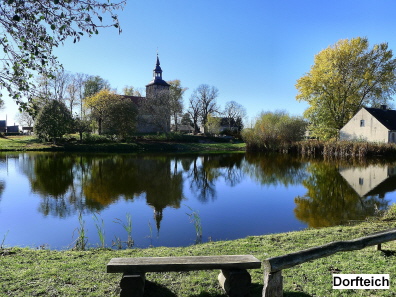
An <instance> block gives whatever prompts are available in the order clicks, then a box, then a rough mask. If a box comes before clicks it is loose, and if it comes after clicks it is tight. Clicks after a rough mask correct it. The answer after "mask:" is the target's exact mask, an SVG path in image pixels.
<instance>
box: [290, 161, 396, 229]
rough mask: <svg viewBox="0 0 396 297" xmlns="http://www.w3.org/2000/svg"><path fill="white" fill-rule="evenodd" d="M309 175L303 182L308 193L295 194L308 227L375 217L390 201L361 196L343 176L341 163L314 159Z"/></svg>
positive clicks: (299, 212)
mask: <svg viewBox="0 0 396 297" xmlns="http://www.w3.org/2000/svg"><path fill="white" fill-rule="evenodd" d="M307 171H308V172H309V173H310V176H309V177H308V178H306V179H305V180H304V181H303V185H304V187H306V188H307V193H306V194H305V195H304V196H303V197H296V198H295V200H294V201H295V203H296V208H295V210H294V213H295V215H296V217H297V218H298V219H299V220H301V221H304V222H306V223H307V224H308V226H309V227H314V228H318V227H327V226H334V225H339V224H344V223H346V222H348V220H362V219H365V218H366V217H368V216H373V215H374V214H375V212H376V209H385V208H386V207H387V206H388V204H389V202H388V201H386V200H384V199H383V198H380V197H379V196H365V197H360V196H359V195H358V194H357V193H356V192H355V190H354V189H353V188H352V187H351V186H350V185H349V184H348V182H347V181H346V180H345V179H344V178H343V177H342V176H341V174H340V172H339V166H338V165H334V163H333V164H331V163H329V162H323V161H318V162H311V164H310V165H309V166H308V168H307Z"/></svg>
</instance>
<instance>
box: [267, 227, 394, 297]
mask: <svg viewBox="0 0 396 297" xmlns="http://www.w3.org/2000/svg"><path fill="white" fill-rule="evenodd" d="M392 240H396V229H391V230H387V231H383V232H378V233H374V234H370V235H368V236H366V237H361V238H357V239H353V240H347V241H335V242H331V243H328V244H325V245H322V246H318V247H313V248H310V249H306V250H302V251H299V252H295V253H291V254H287V255H284V256H278V257H273V258H268V259H266V260H264V262H263V264H264V287H263V296H262V297H283V277H282V270H283V269H286V268H290V267H293V266H295V265H299V264H302V263H305V262H307V261H311V260H315V259H319V258H323V257H327V256H330V255H333V254H335V253H338V252H345V251H354V250H360V249H363V248H365V247H368V246H373V245H377V250H381V243H384V242H388V241H392Z"/></svg>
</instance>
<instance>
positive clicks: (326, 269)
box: [0, 221, 396, 297]
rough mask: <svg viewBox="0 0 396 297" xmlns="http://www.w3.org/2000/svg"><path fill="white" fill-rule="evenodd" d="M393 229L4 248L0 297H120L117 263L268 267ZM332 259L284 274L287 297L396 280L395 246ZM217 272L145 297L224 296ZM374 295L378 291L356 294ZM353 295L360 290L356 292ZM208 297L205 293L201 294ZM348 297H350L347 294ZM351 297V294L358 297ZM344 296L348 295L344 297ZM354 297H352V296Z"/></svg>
mask: <svg viewBox="0 0 396 297" xmlns="http://www.w3.org/2000/svg"><path fill="white" fill-rule="evenodd" d="M395 227H396V222H395V221H374V222H367V221H366V222H362V223H360V224H358V225H355V226H334V227H326V228H321V229H306V230H301V231H293V232H287V233H278V234H268V235H262V236H249V237H246V238H242V239H237V240H231V241H218V242H207V243H203V244H198V245H192V246H188V247H178V248H169V247H155V248H146V249H139V248H136V249H127V250H112V249H111V250H110V249H106V248H105V249H99V248H95V249H88V250H85V251H71V250H62V251H55V250H37V249H32V248H19V247H12V248H3V249H0V262H1V266H2V269H3V273H2V275H1V276H0V281H1V283H2V286H0V295H1V294H4V295H6V296H26V294H27V295H31V296H35V295H40V294H44V295H47V294H48V295H47V296H82V295H84V296H119V281H120V279H121V275H120V274H107V273H106V272H105V271H106V264H107V263H108V261H109V260H110V259H111V258H113V257H165V256H189V255H203V256H205V255H226V254H228V255H237V254H252V255H253V256H255V257H256V258H258V259H259V260H261V261H263V260H265V259H267V258H270V257H275V256H280V255H285V254H288V253H291V252H296V251H299V250H303V249H307V248H310V247H315V246H319V245H323V244H326V243H329V242H332V241H338V240H350V239H352V238H353V239H354V238H359V237H362V236H366V235H368V234H371V233H375V232H378V231H383V230H387V229H391V228H395ZM382 248H383V251H375V249H374V247H368V248H365V249H362V250H357V251H352V252H340V253H337V254H335V255H333V256H329V257H326V258H321V259H318V260H315V261H310V262H306V263H304V264H301V265H298V266H295V267H292V268H289V269H285V270H283V275H284V294H285V296H313V295H315V296H340V294H341V295H342V294H343V293H345V292H346V291H339V290H333V289H332V274H333V273H346V274H347V273H362V274H363V273H378V274H381V273H387V274H390V277H391V279H392V278H394V277H395V275H396V256H395V250H396V242H395V241H393V242H388V243H385V244H383V247H382ZM250 272H251V276H252V287H251V296H252V297H258V296H261V291H262V285H263V267H262V268H261V269H253V270H251V271H250ZM217 274H218V271H201V272H198V271H194V272H187V273H171V272H169V273H148V274H147V279H148V280H149V281H150V282H149V286H148V287H147V295H145V296H165V297H166V296H169V297H170V296H225V295H223V292H222V290H221V289H220V287H219V286H218V283H217ZM394 290H395V289H393V288H392V287H391V289H390V290H378V291H376V292H375V295H376V296H389V294H391V292H392V291H393V292H394ZM360 292H361V295H359V296H372V294H373V291H371V290H364V291H359V293H360ZM355 293H356V292H355ZM202 294H203V295H202ZM347 295H348V294H347ZM353 295H354V294H353V292H351V295H350V296H353ZM343 296H346V295H343ZM348 296H349V295H348Z"/></svg>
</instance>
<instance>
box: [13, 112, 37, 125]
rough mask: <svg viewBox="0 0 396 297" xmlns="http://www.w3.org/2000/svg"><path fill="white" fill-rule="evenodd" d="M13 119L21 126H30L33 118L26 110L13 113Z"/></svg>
mask: <svg viewBox="0 0 396 297" xmlns="http://www.w3.org/2000/svg"><path fill="white" fill-rule="evenodd" d="M15 119H16V120H17V122H18V123H19V124H21V125H22V126H27V127H32V126H33V123H34V120H33V117H32V116H31V115H30V114H29V113H28V112H27V111H21V112H19V113H17V114H16V115H15Z"/></svg>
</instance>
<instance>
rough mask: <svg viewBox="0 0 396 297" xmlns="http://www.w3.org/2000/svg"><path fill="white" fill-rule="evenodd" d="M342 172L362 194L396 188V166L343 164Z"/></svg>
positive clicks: (379, 192) (383, 191)
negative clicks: (353, 165) (347, 165)
mask: <svg viewBox="0 0 396 297" xmlns="http://www.w3.org/2000/svg"><path fill="white" fill-rule="evenodd" d="M340 174H341V175H342V177H343V178H344V179H345V180H346V181H347V182H348V184H349V185H350V186H351V187H352V188H353V189H354V190H355V191H356V193H357V194H358V195H359V196H361V197H364V196H370V195H379V196H380V197H384V196H385V194H386V193H388V192H393V191H395V190H396V166H395V165H394V164H389V165H376V164H370V165H368V166H355V167H352V166H349V167H346V166H343V167H340Z"/></svg>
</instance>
